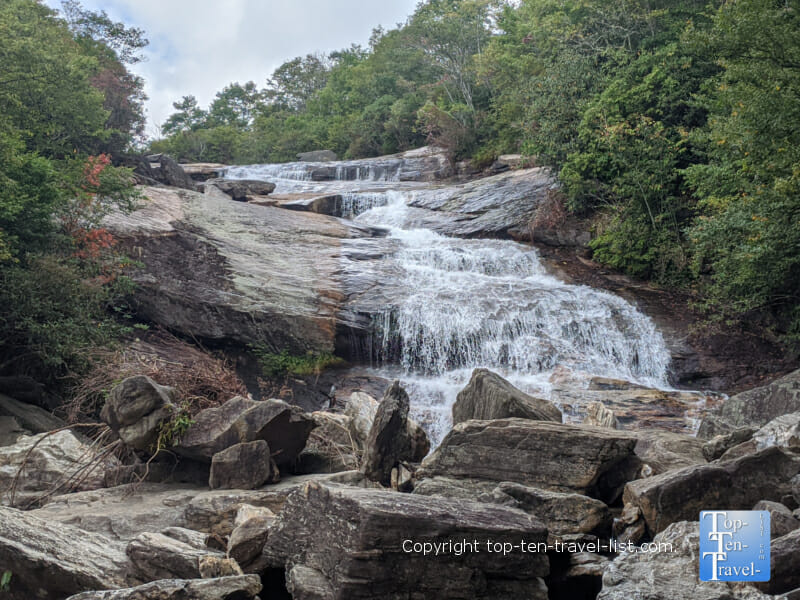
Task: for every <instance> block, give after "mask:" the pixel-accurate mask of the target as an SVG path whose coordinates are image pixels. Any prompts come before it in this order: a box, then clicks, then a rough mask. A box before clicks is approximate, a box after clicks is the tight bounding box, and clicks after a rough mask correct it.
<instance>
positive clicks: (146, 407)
mask: <svg viewBox="0 0 800 600" xmlns="http://www.w3.org/2000/svg"><path fill="white" fill-rule="evenodd" d="M174 399H175V390H174V389H172V388H170V387H166V386H162V385H159V384H157V383H156V382H155V381H153V380H152V379H150V378H149V377H147V376H145V375H136V376H134V377H128V378H127V379H125V380H123V381H122V383H120V384H118V385H116V386H114V388H113V389H112V390H111V393H110V394H109V397H108V400H107V401H106V403H105V405H104V406H103V410H102V411H101V413H100V418H101V419H103V421H105V422H106V423H107V424H108V426H109V427H111V429H113V430H114V431H115V432H116V433H117V435H119V437H120V439H122V441H123V442H125V444H127V445H128V446H130V447H131V448H136V449H137V450H145V451H147V450H152V449H153V447H154V446H155V444H156V442H157V440H158V435H159V432H160V430H161V425H162V423H164V422H165V421H168V420H169V419H170V418H172V416H173V415H174V414H175V413H176V412H177V407H176V406H175V405H174V404H173V402H174Z"/></svg>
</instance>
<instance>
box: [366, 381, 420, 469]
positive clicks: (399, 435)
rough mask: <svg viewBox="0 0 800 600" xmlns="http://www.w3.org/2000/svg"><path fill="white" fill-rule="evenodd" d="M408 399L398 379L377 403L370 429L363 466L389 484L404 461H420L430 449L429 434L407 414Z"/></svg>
mask: <svg viewBox="0 0 800 600" xmlns="http://www.w3.org/2000/svg"><path fill="white" fill-rule="evenodd" d="M408 410H409V399H408V394H407V393H406V391H405V390H404V389H403V388H402V387H400V382H399V381H395V382H394V383H392V385H391V386H389V389H387V390H386V393H385V394H384V396H383V400H382V401H381V403H380V404H379V405H378V410H377V412H376V414H375V420H374V422H373V423H372V428H371V429H370V432H369V438H368V440H367V444H366V447H365V449H364V460H363V465H362V470H363V472H364V474H365V475H366V476H367V478H368V479H371V480H372V481H378V482H380V483H383V484H388V483H389V481H390V479H391V474H392V469H393V468H395V467H396V466H397V465H398V464H399V463H400V462H401V461H407V462H419V461H421V460H422V459H423V458H424V457H425V455H426V454H427V453H428V451H429V450H430V442H429V441H428V436H427V435H426V434H425V432H424V431H423V430H422V428H420V427H419V426H418V425H416V423H413V421H410V420H409V418H408Z"/></svg>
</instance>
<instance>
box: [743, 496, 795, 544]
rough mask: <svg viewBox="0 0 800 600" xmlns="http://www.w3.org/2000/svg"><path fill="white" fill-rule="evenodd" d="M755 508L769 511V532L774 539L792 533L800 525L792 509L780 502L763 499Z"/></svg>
mask: <svg viewBox="0 0 800 600" xmlns="http://www.w3.org/2000/svg"><path fill="white" fill-rule="evenodd" d="M753 510H766V511H768V512H769V533H770V537H771V538H772V539H775V538H779V537H781V536H783V535H786V534H787V533H791V532H792V531H794V530H795V529H797V528H798V527H800V521H798V520H797V519H795V518H794V516H793V515H792V511H791V510H789V509H788V508H787V507H786V506H784V505H783V504H781V503H780V502H771V501H769V500H761V501H760V502H758V503H757V504H756V505H755V506H754V507H753Z"/></svg>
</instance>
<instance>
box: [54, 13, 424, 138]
mask: <svg viewBox="0 0 800 600" xmlns="http://www.w3.org/2000/svg"><path fill="white" fill-rule="evenodd" d="M47 3H48V4H49V5H51V6H53V7H56V8H57V7H58V6H59V5H60V0H47ZM416 3H417V0H390V1H376V0H289V1H285V0H284V1H277V0H263V1H260V0H225V2H212V1H210V0H83V4H84V6H86V7H87V8H89V9H92V10H99V9H103V10H105V11H107V12H108V13H109V15H110V16H111V17H112V18H114V19H116V20H121V21H124V22H125V23H127V24H129V25H135V26H137V27H141V28H142V29H144V30H145V31H146V33H147V36H148V38H149V39H150V47H149V48H148V50H147V52H146V54H147V58H148V60H147V62H144V63H141V64H139V65H136V66H135V68H134V70H135V71H136V72H137V73H138V74H140V75H141V76H143V77H144V78H145V81H146V84H147V87H146V91H147V95H148V96H149V97H150V100H149V101H148V103H147V110H148V117H149V120H148V133H150V134H151V135H152V134H153V133H154V132H155V131H156V128H155V126H156V125H158V124H160V123H163V122H164V120H165V119H166V118H167V116H169V114H170V113H171V112H172V102H174V101H176V100H178V99H180V98H181V97H182V96H186V95H189V94H192V95H194V96H196V97H197V99H198V101H199V102H200V104H201V105H206V104H208V103H209V102H210V101H211V100H212V99H213V97H214V94H215V93H216V92H217V91H219V90H220V89H222V88H223V87H224V86H225V85H227V84H228V83H231V82H234V81H239V82H242V83H243V82H245V81H251V80H252V81H255V82H256V83H257V84H258V85H259V86H262V85H263V84H264V83H265V81H266V79H267V77H269V75H270V74H271V73H272V71H273V70H274V69H275V68H276V67H277V66H279V65H280V64H281V63H282V62H284V61H285V60H287V59H290V58H293V57H295V56H300V55H303V54H307V53H310V52H316V51H323V52H329V51H331V50H337V49H341V48H345V47H348V46H350V44H352V43H360V44H366V42H367V40H368V39H369V36H370V33H371V32H372V28H373V27H375V26H377V25H383V26H384V27H386V28H387V29H388V28H391V27H394V26H395V25H396V24H397V23H399V22H402V21H405V19H406V17H407V16H408V15H410V14H411V13H412V12H413V10H414V7H415V6H416Z"/></svg>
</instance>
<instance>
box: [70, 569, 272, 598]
mask: <svg viewBox="0 0 800 600" xmlns="http://www.w3.org/2000/svg"><path fill="white" fill-rule="evenodd" d="M260 591H261V578H260V577H259V576H258V575H238V576H232V577H219V578H216V579H162V580H160V581H153V582H151V583H146V584H144V585H140V586H138V587H135V588H125V589H122V590H108V591H100V592H84V593H82V594H77V595H75V596H70V597H69V598H67V600H190V599H191V600H234V599H235V600H249V599H250V598H255V597H256V594H258V592H260Z"/></svg>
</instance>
